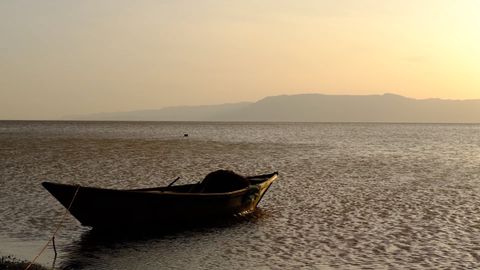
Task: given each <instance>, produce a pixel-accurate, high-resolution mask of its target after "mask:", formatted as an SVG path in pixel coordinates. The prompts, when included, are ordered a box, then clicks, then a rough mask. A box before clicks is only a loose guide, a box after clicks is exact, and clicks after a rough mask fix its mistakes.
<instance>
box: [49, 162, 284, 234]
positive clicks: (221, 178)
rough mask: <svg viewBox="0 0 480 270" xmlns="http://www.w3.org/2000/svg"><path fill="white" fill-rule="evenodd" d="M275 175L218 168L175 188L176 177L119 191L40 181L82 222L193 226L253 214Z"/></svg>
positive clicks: (98, 225)
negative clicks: (161, 184)
mask: <svg viewBox="0 0 480 270" xmlns="http://www.w3.org/2000/svg"><path fill="white" fill-rule="evenodd" d="M277 177H278V173H277V172H274V173H271V174H264V175H256V176H247V177H243V176H241V175H238V174H236V173H234V172H232V171H225V170H219V171H215V172H212V173H210V174H208V175H207V176H206V177H205V179H203V180H202V181H200V182H198V183H195V184H186V185H177V186H174V185H173V183H174V182H175V181H177V180H178V178H177V179H175V181H174V182H172V183H171V184H170V185H168V186H164V187H154V188H142V189H123V190H120V189H110V188H108V189H107V188H95V187H83V186H78V185H66V184H57V183H51V182H43V183H42V185H43V186H44V187H45V188H46V189H47V190H48V191H49V192H50V193H51V194H52V195H53V197H55V198H56V199H57V200H58V201H59V202H60V203H61V204H62V205H63V206H64V207H65V208H67V209H69V211H70V213H71V214H72V215H73V216H74V217H75V218H76V219H77V220H78V221H80V223H81V224H82V225H84V226H91V227H94V228H111V229H114V228H117V227H125V226H127V227H130V226H133V227H142V226H148V225H152V224H156V225H160V226H161V225H166V226H168V225H172V224H192V222H193V223H196V222H199V223H201V222H202V221H208V220H211V219H214V218H219V217H228V216H234V215H246V214H250V213H253V212H254V211H255V209H256V207H257V205H258V203H259V202H260V200H261V199H262V197H263V195H264V194H265V192H266V191H267V189H268V188H269V187H270V185H271V184H272V183H273V182H274V181H275V180H276V179H277ZM72 198H74V199H73V201H72ZM70 206H71V207H70ZM69 207H70V208H69Z"/></svg>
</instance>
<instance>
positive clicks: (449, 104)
mask: <svg viewBox="0 0 480 270" xmlns="http://www.w3.org/2000/svg"><path fill="white" fill-rule="evenodd" d="M70 119H71V118H70ZM73 119H74V120H114V121H253V122H257V121H259V122H260V121H269V122H270V121H271V122H390V123H480V100H444V99H412V98H407V97H403V96H399V95H395V94H384V95H363V96H362V95H323V94H301V95H282V96H271V97H266V98H264V99H261V100H259V101H257V102H242V103H233V104H222V105H206V106H179V107H168V108H162V109H158V110H143V111H131V112H112V113H99V114H91V115H83V116H76V117H73Z"/></svg>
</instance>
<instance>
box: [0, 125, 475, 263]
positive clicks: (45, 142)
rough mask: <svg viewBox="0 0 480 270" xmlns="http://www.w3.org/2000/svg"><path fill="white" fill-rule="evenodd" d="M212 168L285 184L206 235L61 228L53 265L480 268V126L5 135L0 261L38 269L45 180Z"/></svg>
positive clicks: (0, 151)
mask: <svg viewBox="0 0 480 270" xmlns="http://www.w3.org/2000/svg"><path fill="white" fill-rule="evenodd" d="M184 133H188V134H189V135H190V136H189V137H185V138H184V137H183V134H184ZM217 169H230V170H234V171H236V172H238V173H241V174H245V175H253V174H263V173H270V172H273V171H279V173H280V178H279V181H278V182H276V183H274V185H273V186H272V187H271V188H270V190H269V192H268V193H267V194H266V195H265V197H264V198H263V201H262V202H261V205H260V209H259V211H258V212H257V213H256V214H255V215H254V216H253V217H250V218H247V219H245V220H239V221H232V222H228V223H225V224H215V225H212V226H207V227H203V228H192V229H188V230H179V231H174V232H170V233H151V234H150V233H149V234H145V233H140V232H139V233H138V234H135V235H128V236H127V235H117V236H105V235H103V234H99V233H96V232H94V231H91V230H90V229H89V228H86V227H82V226H80V224H79V223H78V222H77V221H76V220H74V219H73V218H72V217H70V216H68V217H67V219H66V221H65V225H64V227H63V228H62V229H61V231H60V232H59V234H58V235H57V238H56V242H57V249H58V251H59V258H58V260H57V266H60V267H62V268H67V269H212V268H213V269H252V268H258V269H293V268H300V269H386V268H388V269H390V268H391V269H479V268H480V125H435V124H432V125H426V124H320V123H281V124H277V123H175V122H172V123H164V122H16V121H11V122H0V183H1V186H0V254H1V255H8V254H13V255H15V256H16V257H19V258H24V259H31V258H33V257H34V256H35V254H36V253H37V252H38V251H39V250H40V249H41V247H42V246H43V244H44V243H45V242H46V241H47V240H48V238H49V236H50V235H51V233H52V231H53V230H54V227H55V224H56V223H57V222H58V221H59V220H60V218H61V215H62V214H63V211H64V210H63V209H62V207H61V205H60V204H59V203H58V202H57V201H56V200H55V199H54V198H53V197H51V195H50V194H49V193H48V192H46V191H45V190H44V189H43V188H42V187H41V185H40V183H41V182H42V181H45V180H51V181H58V182H63V183H79V184H84V185H93V186H98V187H114V188H134V187H151V186H159V185H165V184H167V183H169V182H170V181H171V180H172V179H175V178H176V177H178V176H180V177H181V180H179V181H180V183H187V182H196V181H198V180H200V179H202V178H203V177H204V176H205V175H206V174H207V173H209V172H210V171H213V170H217ZM52 258H53V251H52V249H51V248H49V249H48V250H47V251H46V253H45V255H44V256H42V257H41V259H40V262H41V263H43V264H45V265H47V266H48V265H51V263H52Z"/></svg>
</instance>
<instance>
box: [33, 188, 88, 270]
mask: <svg viewBox="0 0 480 270" xmlns="http://www.w3.org/2000/svg"><path fill="white" fill-rule="evenodd" d="M79 190H80V186H79V185H77V189H76V190H75V193H74V194H73V197H72V200H71V201H70V204H69V205H68V207H67V209H65V212H64V213H63V216H62V219H61V220H60V222H59V223H58V224H57V227H56V228H55V230H54V231H53V234H52V236H51V237H50V239H48V241H47V243H46V244H45V245H44V246H43V248H42V250H40V252H39V253H38V254H37V256H35V258H33V260H32V261H31V262H30V263H29V264H28V265H27V267H26V268H25V270H28V269H30V267H32V265H33V264H34V263H35V261H36V260H37V259H38V258H39V257H40V256H41V255H42V253H43V252H44V251H45V250H46V249H47V247H48V245H49V244H50V242H52V240H53V239H54V238H55V235H56V234H57V232H58V231H59V230H60V227H61V226H62V224H63V221H64V220H65V217H66V216H67V213H68V212H69V211H70V208H71V207H72V205H73V201H75V198H76V197H77V193H78V191H79Z"/></svg>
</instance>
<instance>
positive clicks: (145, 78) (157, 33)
mask: <svg viewBox="0 0 480 270" xmlns="http://www.w3.org/2000/svg"><path fill="white" fill-rule="evenodd" d="M479 12H480V1H478V0H457V1H454V0H451V1H442V0H420V1H419V0H415V1H411V0H343V1H342V0H332V1H321V0H311V1H310V0H304V1H301V0H292V1H282V0H268V1H262V0H239V1H226V0H221V1H220V0H219V1H209V0H204V1H196V0H175V1H161V0H155V1H153V0H152V1H140V0H136V1H120V0H116V1H114V0H108V1H107V0H105V1H100V0H91V1H86V0H82V1H69V0H58V1H37V0H32V1H21V0H11V1H10V0H4V1H0V119H47V118H52V119H55V118H59V117H62V116H63V115H71V114H84V113H94V112H105V111H128V110H140V109H155V108H161V107H164V106H173V105H197V104H216V103H229V102H238V101H256V100H257V99H260V98H263V97H265V96H269V95H279V94H297V93H314V92H315V93H326V94H380V93H385V92H392V93H397V94H400V95H404V96H408V97H414V98H429V97H438V98H448V99H479V98H480V15H479Z"/></svg>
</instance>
